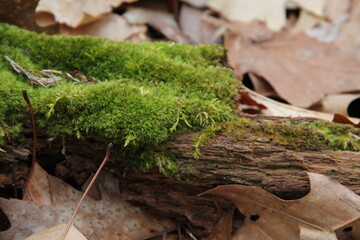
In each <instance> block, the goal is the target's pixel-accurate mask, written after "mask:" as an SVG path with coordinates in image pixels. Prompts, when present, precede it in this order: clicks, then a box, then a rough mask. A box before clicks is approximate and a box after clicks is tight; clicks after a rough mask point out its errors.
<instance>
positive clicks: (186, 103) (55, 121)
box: [0, 24, 359, 169]
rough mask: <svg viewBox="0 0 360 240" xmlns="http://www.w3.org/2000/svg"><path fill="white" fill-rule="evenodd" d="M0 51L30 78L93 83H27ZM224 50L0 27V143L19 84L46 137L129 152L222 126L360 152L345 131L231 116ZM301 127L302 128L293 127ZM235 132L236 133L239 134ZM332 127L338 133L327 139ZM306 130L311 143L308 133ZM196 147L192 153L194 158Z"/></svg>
mask: <svg viewBox="0 0 360 240" xmlns="http://www.w3.org/2000/svg"><path fill="white" fill-rule="evenodd" d="M4 56H8V57H9V59H11V60H13V61H14V62H16V63H18V64H19V65H20V66H21V67H22V68H24V69H26V70H27V71H28V72H29V73H30V74H32V75H33V76H41V75H40V71H41V70H43V69H53V70H58V71H62V72H65V73H72V72H77V73H80V74H81V75H83V76H86V78H87V79H93V80H96V81H88V82H86V83H77V82H71V81H66V80H61V81H59V82H56V83H54V84H53V85H52V86H51V87H47V88H44V87H42V86H39V85H35V84H27V82H28V79H27V78H26V77H25V76H24V75H21V74H18V73H16V72H15V71H14V70H13V69H12V67H11V66H10V64H9V62H8V60H6V59H5V57H4ZM224 56H225V51H224V49H223V48H222V47H221V46H218V45H185V44H174V43H168V42H157V43H142V44H133V43H129V42H114V41H110V40H105V39H98V38H93V37H88V36H50V35H45V34H37V33H34V32H30V31H26V30H23V29H19V28H17V27H14V26H10V25H7V24H0V144H2V143H4V142H5V141H6V140H7V139H9V138H12V137H14V136H15V135H16V134H17V133H19V132H20V131H21V126H22V122H23V121H24V119H27V117H26V114H25V111H24V110H25V109H26V108H25V102H24V101H23V100H22V97H21V90H22V89H26V90H27V92H28V95H29V98H30V99H31V101H32V103H33V107H34V110H35V114H36V119H37V123H38V126H39V127H40V128H41V129H42V130H45V131H46V132H47V133H48V135H49V136H56V135H59V134H61V135H63V136H74V137H79V138H81V137H82V136H87V135H89V136H94V137H96V138H97V139H98V140H100V141H106V142H108V141H110V140H111V141H112V142H114V143H118V144H121V145H122V146H125V145H126V148H128V149H135V150H136V149H139V148H141V149H143V148H146V149H151V147H152V146H154V145H158V144H159V143H160V142H163V141H165V140H166V139H168V137H169V136H171V135H173V134H179V133H183V132H185V131H186V130H189V129H192V130H195V131H201V130H203V131H204V132H203V133H204V134H205V135H206V136H205V135H204V136H200V137H199V139H195V140H194V141H195V149H199V148H200V147H201V145H203V144H205V143H206V142H207V141H208V140H209V139H210V138H211V137H212V136H215V134H218V133H220V132H221V134H226V133H227V130H226V129H231V126H232V125H239V126H237V129H247V131H248V130H249V129H250V130H251V131H257V132H258V133H259V134H264V136H267V137H273V138H274V139H275V140H276V141H278V142H279V143H281V144H292V145H294V146H296V145H297V139H296V138H297V136H298V135H297V133H300V135H301V136H303V137H304V138H306V139H307V141H308V144H309V146H310V145H311V144H315V145H316V142H317V143H319V144H320V143H321V144H322V146H323V145H324V144H325V145H326V146H328V148H334V149H349V150H359V143H358V142H356V141H354V139H353V138H352V137H351V131H353V130H346V131H345V130H344V131H340V130H339V131H336V132H334V131H332V130H328V129H329V128H327V127H323V126H322V125H321V124H319V125H316V124H315V123H313V124H308V125H306V126H302V125H300V124H298V125H296V126H295V127H294V128H291V126H290V127H286V126H285V125H286V124H285V125H284V126H285V127H276V126H277V124H274V125H271V123H268V124H267V125H262V124H259V123H257V124H258V125H256V124H255V123H251V121H250V120H247V119H241V118H239V117H237V116H236V114H235V112H234V109H235V103H236V99H237V93H238V89H239V87H240V84H241V83H240V81H239V80H237V79H236V78H235V77H234V73H233V71H232V70H230V69H228V68H225V67H223V66H222V65H221V62H222V60H223V58H224ZM230 123H231V124H230ZM235 123H236V124H235ZM226 125H228V126H227V127H226ZM273 127H276V128H273ZM310 128H311V129H313V130H311V131H310V130H309V131H310V132H307V131H305V132H303V131H302V130H301V129H310ZM330 128H331V127H330ZM275 129H277V130H275ZM295 130H296V131H295ZM298 130H299V131H298ZM312 131H315V132H316V133H317V134H320V135H317V134H315V135H314V134H313V132H312ZM238 133H239V134H238V135H237V138H239V139H240V138H241V136H242V134H245V133H244V132H243V131H242V130H241V131H240V130H239V131H238ZM333 134H338V136H341V137H339V138H336V137H331V135H333ZM312 136H316V140H319V141H315V140H314V141H312V140H309V139H312V138H311V137H312ZM317 136H324V137H320V138H319V139H318V137H317ZM308 138H309V139H308ZM304 140H305V139H304ZM199 154H200V152H199V151H198V150H195V156H196V155H199ZM164 156H165V157H164ZM166 159H171V164H170V163H165V162H166V161H165V160H166ZM151 162H152V163H154V164H155V165H158V166H159V168H160V169H161V168H163V169H164V168H171V169H174V162H175V160H174V158H173V157H169V155H168V154H165V155H164V154H160V155H159V154H158V155H156V156H155V155H154V156H153V157H152V160H151Z"/></svg>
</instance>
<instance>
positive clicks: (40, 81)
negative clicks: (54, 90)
mask: <svg viewBox="0 0 360 240" xmlns="http://www.w3.org/2000/svg"><path fill="white" fill-rule="evenodd" d="M4 57H5V59H6V60H8V61H9V63H10V65H11V66H12V68H13V69H14V70H15V71H16V72H17V73H21V74H24V75H25V76H26V77H27V78H28V79H29V80H30V82H33V83H37V84H40V85H41V86H43V87H49V86H50V85H51V84H52V83H54V82H58V81H60V80H61V77H57V76H53V77H49V78H42V77H36V76H34V75H32V74H31V73H29V72H27V71H26V70H25V69H24V68H22V67H21V66H20V65H19V64H17V63H16V62H14V61H13V60H11V59H10V58H9V57H8V56H4Z"/></svg>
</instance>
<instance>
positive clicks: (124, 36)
mask: <svg viewBox="0 0 360 240" xmlns="http://www.w3.org/2000/svg"><path fill="white" fill-rule="evenodd" d="M146 31H147V27H146V26H145V25H132V24H129V23H128V22H127V20H126V19H125V18H124V17H122V16H120V15H118V14H114V13H109V14H107V15H105V16H104V17H103V18H101V19H99V20H98V21H95V22H92V23H89V24H86V25H83V26H80V27H78V28H71V27H68V26H67V25H64V24H62V25H61V26H60V34H62V35H91V36H96V37H101V38H107V39H110V40H114V41H125V40H129V39H131V38H132V37H134V36H135V35H138V37H140V39H144V40H147V38H146ZM139 35H141V36H139Z"/></svg>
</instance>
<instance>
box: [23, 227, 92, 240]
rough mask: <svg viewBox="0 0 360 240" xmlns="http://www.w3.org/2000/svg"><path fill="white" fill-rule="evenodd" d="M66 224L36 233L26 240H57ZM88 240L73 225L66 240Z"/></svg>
mask: <svg viewBox="0 0 360 240" xmlns="http://www.w3.org/2000/svg"><path fill="white" fill-rule="evenodd" d="M65 229H66V224H58V225H56V226H53V227H51V228H47V229H46V230H44V231H41V232H38V233H35V234H33V235H31V236H30V237H27V238H26V239H25V240H57V239H58V238H59V237H60V236H61V235H62V234H63V232H64V231H65ZM86 239H87V238H86V237H85V236H84V235H83V234H82V233H81V232H79V230H78V229H76V227H74V226H73V225H72V226H71V227H70V230H69V232H68V234H67V235H66V238H65V240H86Z"/></svg>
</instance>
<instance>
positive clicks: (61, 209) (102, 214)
mask: <svg viewBox="0 0 360 240" xmlns="http://www.w3.org/2000/svg"><path fill="white" fill-rule="evenodd" d="M35 176H36V174H35ZM47 179H48V180H49V185H50V191H51V197H52V200H53V202H52V205H50V206H47V205H42V204H37V203H33V202H29V201H23V200H18V199H4V198H0V207H1V208H2V210H3V211H4V212H5V214H6V215H7V216H8V218H9V220H10V222H11V228H10V229H9V230H7V231H4V232H0V239H12V240H17V239H19V240H20V239H21V240H23V239H25V238H26V237H28V236H30V235H31V234H34V233H36V232H39V231H42V230H44V229H46V228H49V227H51V226H54V225H56V224H59V223H65V222H67V221H68V220H70V218H71V215H72V213H73V211H74V209H75V207H76V204H77V202H78V201H79V199H80V198H81V196H82V192H79V191H77V190H76V189H74V188H72V187H71V186H69V185H68V184H66V183H65V182H63V181H62V180H60V179H58V178H56V177H54V176H51V175H48V176H47ZM107 181H116V180H115V179H114V178H112V180H109V179H108V180H107ZM99 188H100V191H101V195H102V200H101V201H96V200H94V199H91V198H89V197H86V198H85V201H84V202H83V204H82V206H81V208H80V212H79V213H78V214H77V217H76V220H75V223H74V225H75V226H76V227H77V228H78V229H79V230H80V231H81V232H82V233H83V234H84V235H85V236H88V235H89V234H90V235H91V236H92V238H93V239H106V240H113V239H114V240H115V239H129V240H130V239H141V238H145V237H146V236H148V235H153V234H154V232H155V233H160V232H162V231H163V230H164V229H173V228H175V226H174V224H173V223H172V222H171V221H170V220H167V219H161V218H158V217H154V216H151V215H150V214H147V213H145V212H144V211H142V210H141V209H139V208H137V207H134V206H132V205H131V204H129V203H127V202H125V201H123V200H121V199H120V197H119V195H117V194H113V193H111V191H114V190H111V191H109V190H108V189H107V188H106V185H105V184H104V183H102V182H99ZM39 192H40V193H43V191H41V190H40V191H39ZM45 195H46V194H45ZM45 197H46V198H47V196H45Z"/></svg>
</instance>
